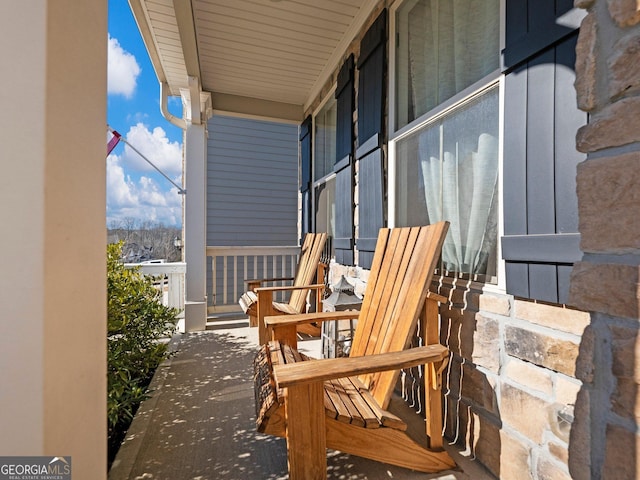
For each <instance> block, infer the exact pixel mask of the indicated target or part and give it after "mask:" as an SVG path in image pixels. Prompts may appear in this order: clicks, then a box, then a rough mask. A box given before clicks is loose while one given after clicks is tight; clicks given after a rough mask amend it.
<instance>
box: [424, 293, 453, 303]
mask: <svg viewBox="0 0 640 480" xmlns="http://www.w3.org/2000/svg"><path fill="white" fill-rule="evenodd" d="M427 299H429V300H436V301H437V302H440V303H448V302H449V299H448V298H447V297H444V296H442V295H440V294H439V293H435V292H431V291H429V292H427Z"/></svg>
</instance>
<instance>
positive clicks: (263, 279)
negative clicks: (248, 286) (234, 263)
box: [244, 277, 293, 284]
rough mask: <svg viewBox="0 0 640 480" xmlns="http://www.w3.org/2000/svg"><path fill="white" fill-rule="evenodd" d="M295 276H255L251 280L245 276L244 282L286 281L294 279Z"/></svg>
mask: <svg viewBox="0 0 640 480" xmlns="http://www.w3.org/2000/svg"><path fill="white" fill-rule="evenodd" d="M292 280H293V277H282V278H253V279H250V280H247V279H246V278H245V280H244V283H259V284H262V283H266V282H285V281H289V282H290V281H292Z"/></svg>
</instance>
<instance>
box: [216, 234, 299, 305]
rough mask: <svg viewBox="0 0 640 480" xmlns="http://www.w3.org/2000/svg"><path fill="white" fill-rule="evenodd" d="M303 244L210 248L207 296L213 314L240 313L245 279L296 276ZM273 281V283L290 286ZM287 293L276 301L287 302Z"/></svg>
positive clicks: (280, 295)
mask: <svg viewBox="0 0 640 480" xmlns="http://www.w3.org/2000/svg"><path fill="white" fill-rule="evenodd" d="M299 254H300V247H297V246H291V247H259V246H258V247H233V246H220V247H207V299H208V308H209V313H223V312H240V311H241V309H240V306H239V305H238V298H239V297H240V295H242V294H243V293H244V292H245V290H246V283H245V280H250V279H258V278H286V277H293V276H294V275H295V270H296V266H297V264H298V255H299ZM286 284H288V283H287V282H272V283H271V284H270V285H286ZM287 298H288V297H287V293H286V292H284V293H282V294H279V296H277V297H276V301H280V302H282V301H287Z"/></svg>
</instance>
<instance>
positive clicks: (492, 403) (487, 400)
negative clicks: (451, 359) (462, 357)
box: [462, 363, 498, 414]
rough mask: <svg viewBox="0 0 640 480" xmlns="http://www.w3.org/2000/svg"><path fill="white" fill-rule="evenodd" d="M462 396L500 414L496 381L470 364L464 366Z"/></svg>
mask: <svg viewBox="0 0 640 480" xmlns="http://www.w3.org/2000/svg"><path fill="white" fill-rule="evenodd" d="M462 396H463V397H464V398H465V399H467V400H468V401H469V402H470V403H473V404H476V405H479V406H481V407H483V408H484V409H485V410H487V411H488V412H492V413H496V414H497V413H498V401H497V398H496V394H495V379H494V378H493V377H491V376H488V375H487V374H486V373H484V372H482V371H480V370H478V369H477V368H475V367H474V366H473V365H470V364H468V363H464V364H462Z"/></svg>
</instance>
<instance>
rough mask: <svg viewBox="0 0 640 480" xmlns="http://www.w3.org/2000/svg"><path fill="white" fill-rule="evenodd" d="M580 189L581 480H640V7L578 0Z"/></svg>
mask: <svg viewBox="0 0 640 480" xmlns="http://www.w3.org/2000/svg"><path fill="white" fill-rule="evenodd" d="M575 3H576V6H578V7H581V8H586V9H587V10H588V15H587V17H586V18H585V19H584V21H583V24H582V27H581V30H580V37H579V40H578V46H577V49H576V51H577V61H576V77H577V79H576V91H577V98H578V105H579V106H580V108H581V109H582V110H584V111H587V112H589V114H590V120H589V124H588V125H585V126H583V127H582V128H581V129H580V130H579V131H578V134H577V142H576V143H577V147H578V149H579V150H580V151H582V152H585V153H587V159H586V160H585V161H584V162H583V163H582V164H581V165H579V167H578V176H577V189H578V209H579V218H580V232H581V234H582V250H583V251H584V253H585V255H584V257H583V260H582V261H581V262H579V263H577V264H576V266H575V268H574V270H573V274H572V277H571V291H570V292H571V296H570V298H571V302H572V304H574V305H576V306H578V307H579V308H581V309H584V310H586V311H590V312H591V323H590V325H589V326H588V328H587V330H586V331H585V334H584V337H583V341H582V344H581V347H580V355H579V357H578V362H577V367H576V368H577V376H578V378H580V379H581V380H582V381H583V382H584V386H583V388H582V389H581V390H580V393H579V395H578V401H577V403H576V419H575V422H574V426H573V429H572V431H571V442H570V448H569V467H570V471H571V474H572V476H573V478H575V479H578V480H582V479H601V478H602V479H605V478H606V479H609V478H610V479H616V480H624V479H634V478H640V441H639V438H638V419H639V418H640V402H639V401H638V384H639V383H640V358H639V357H640V343H639V341H638V326H639V322H638V320H639V316H640V312H639V310H640V308H639V289H638V277H639V276H640V275H639V273H640V268H639V265H640V218H639V213H640V143H639V142H640V1H639V0H576V2H575Z"/></svg>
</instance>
